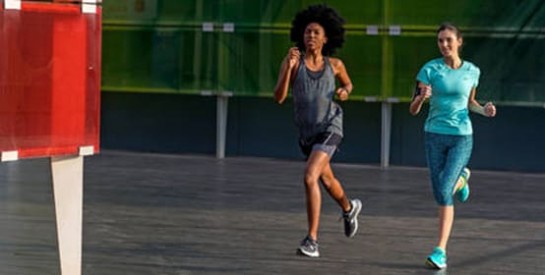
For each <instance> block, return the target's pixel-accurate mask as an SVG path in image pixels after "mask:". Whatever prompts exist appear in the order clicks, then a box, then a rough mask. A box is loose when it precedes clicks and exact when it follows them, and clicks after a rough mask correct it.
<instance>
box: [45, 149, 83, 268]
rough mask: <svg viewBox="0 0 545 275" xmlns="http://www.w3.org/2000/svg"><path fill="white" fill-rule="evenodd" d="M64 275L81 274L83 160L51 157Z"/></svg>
mask: <svg viewBox="0 0 545 275" xmlns="http://www.w3.org/2000/svg"><path fill="white" fill-rule="evenodd" d="M51 174H52V176H53V196H54V200H55V215H56V222H57V241H58V246H59V257H60V265H61V274H62V275H81V261H82V226H83V225H82V222H83V219H82V212H83V157H82V156H75V157H74V156H70V157H51Z"/></svg>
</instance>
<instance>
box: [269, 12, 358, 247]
mask: <svg viewBox="0 0 545 275" xmlns="http://www.w3.org/2000/svg"><path fill="white" fill-rule="evenodd" d="M343 24H344V19H343V18H342V17H340V16H339V15H338V14H337V12H336V11H335V10H334V9H332V8H330V7H328V6H326V5H313V6H309V7H308V8H307V9H305V10H303V11H300V12H299V13H297V15H296V16H295V18H294V20H293V21H292V28H291V33H290V37H291V41H292V42H294V43H295V47H292V48H290V49H289V50H288V54H287V55H286V57H285V58H284V60H283V62H282V65H281V68H280V73H279V75H278V81H277V84H276V87H275V90H274V96H275V100H276V102H278V103H279V104H281V103H283V102H284V101H285V99H286V98H287V96H288V90H289V89H290V87H291V89H292V97H293V103H294V108H295V111H294V114H295V124H296V126H297V127H298V129H299V146H300V148H301V151H302V152H303V154H304V155H305V156H306V169H305V175H304V184H305V196H306V207H307V217H308V234H307V236H306V237H305V238H304V239H303V241H302V242H301V244H300V246H299V248H298V249H297V252H298V254H300V255H305V256H309V257H319V256H320V253H319V251H318V242H317V240H318V226H319V220H320V208H321V204H322V202H321V200H322V198H321V191H320V183H321V184H322V185H323V186H324V187H325V190H326V191H327V192H328V193H329V195H330V196H331V197H332V198H333V199H334V200H335V201H336V202H337V203H338V204H339V206H340V207H341V209H342V215H343V220H344V233H345V235H346V236H347V237H349V238H351V237H353V236H354V235H355V234H356V232H357V230H358V215H359V213H360V211H361V209H362V203H361V201H360V200H359V199H348V197H347V196H346V194H345V193H344V189H343V187H342V185H341V183H340V182H339V180H337V178H336V177H335V175H334V174H333V170H332V169H331V165H330V160H331V158H332V156H333V154H334V153H335V151H336V150H337V147H338V146H339V144H340V143H341V140H342V137H343V126H342V124H343V111H342V109H341V107H340V106H339V105H338V104H337V103H336V102H335V101H334V100H333V99H334V97H337V99H338V100H340V101H344V100H347V99H348V97H349V95H350V93H351V92H352V88H353V87H352V81H351V80H350V77H349V76H348V73H347V71H346V68H345V66H344V64H343V62H342V61H341V60H340V59H338V58H334V57H330V56H331V55H332V54H333V53H334V52H335V49H336V48H340V47H341V46H342V44H343V42H344V28H343ZM336 80H337V81H338V83H339V86H338V87H337V85H336Z"/></svg>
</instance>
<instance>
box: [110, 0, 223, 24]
mask: <svg viewBox="0 0 545 275" xmlns="http://www.w3.org/2000/svg"><path fill="white" fill-rule="evenodd" d="M216 3H217V1H215V0H115V1H103V10H104V18H103V20H104V22H105V23H106V24H111V23H114V22H115V23H120V22H125V23H127V22H129V23H132V24H135V23H140V24H151V25H156V24H159V23H175V22H177V23H179V24H184V25H193V24H200V23H201V22H203V21H215V20H216V19H217V18H218V17H219V9H218V5H217V4H216Z"/></svg>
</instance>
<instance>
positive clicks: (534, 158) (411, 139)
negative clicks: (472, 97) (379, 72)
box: [391, 104, 545, 172]
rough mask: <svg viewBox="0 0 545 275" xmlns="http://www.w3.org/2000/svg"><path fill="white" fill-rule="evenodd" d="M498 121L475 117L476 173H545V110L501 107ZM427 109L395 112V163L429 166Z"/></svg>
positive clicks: (400, 107) (473, 163) (473, 162)
mask: <svg viewBox="0 0 545 275" xmlns="http://www.w3.org/2000/svg"><path fill="white" fill-rule="evenodd" d="M497 108H498V114H497V116H496V117H495V118H486V117H483V116H480V115H476V114H471V120H472V122H473V133H474V134H473V155H472V158H471V160H470V163H469V165H470V166H471V167H473V168H476V169H488V170H506V171H507V170H508V171H528V172H544V171H545V109H544V108H528V107H506V106H498V107H497ZM426 116H427V108H424V109H423V112H422V113H420V114H419V115H418V116H416V117H413V116H411V115H410V114H409V112H408V104H398V105H395V106H394V110H393V117H394V119H393V121H394V122H393V125H392V150H391V151H392V155H391V162H392V163H394V164H396V165H397V164H399V165H404V166H425V165H426V159H425V155H424V142H423V140H424V135H423V132H422V129H423V123H424V121H425V118H426Z"/></svg>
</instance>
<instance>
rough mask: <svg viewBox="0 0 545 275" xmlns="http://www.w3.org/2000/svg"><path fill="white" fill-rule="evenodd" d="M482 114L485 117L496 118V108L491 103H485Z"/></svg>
mask: <svg viewBox="0 0 545 275" xmlns="http://www.w3.org/2000/svg"><path fill="white" fill-rule="evenodd" d="M484 114H485V115H486V116H487V117H494V116H496V106H494V104H493V103H492V102H487V103H486V104H485V105H484Z"/></svg>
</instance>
